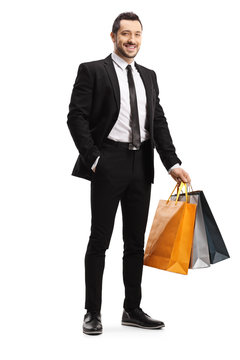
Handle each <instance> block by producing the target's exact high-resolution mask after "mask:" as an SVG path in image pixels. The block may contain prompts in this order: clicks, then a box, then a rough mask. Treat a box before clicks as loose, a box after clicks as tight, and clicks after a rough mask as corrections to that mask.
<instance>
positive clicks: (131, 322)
mask: <svg viewBox="0 0 240 360" xmlns="http://www.w3.org/2000/svg"><path fill="white" fill-rule="evenodd" d="M122 325H127V326H136V327H140V328H143V329H162V328H163V327H164V326H165V324H164V323H163V322H162V321H160V320H155V319H152V318H151V317H150V316H149V315H147V314H146V313H145V312H143V311H142V309H141V308H136V309H134V310H131V311H128V312H127V311H126V310H123V315H122Z"/></svg>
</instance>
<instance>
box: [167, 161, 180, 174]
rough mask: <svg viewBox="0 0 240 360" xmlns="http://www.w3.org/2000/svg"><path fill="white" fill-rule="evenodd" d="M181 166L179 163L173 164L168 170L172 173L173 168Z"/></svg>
mask: <svg viewBox="0 0 240 360" xmlns="http://www.w3.org/2000/svg"><path fill="white" fill-rule="evenodd" d="M180 167H181V165H180V164H178V163H177V164H175V165H173V166H172V167H170V169H169V170H168V173H169V174H170V172H171V171H172V170H173V169H176V168H180Z"/></svg>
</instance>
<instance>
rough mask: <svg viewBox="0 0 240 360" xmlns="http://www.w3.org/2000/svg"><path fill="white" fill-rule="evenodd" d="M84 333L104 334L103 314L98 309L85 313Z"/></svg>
mask: <svg viewBox="0 0 240 360" xmlns="http://www.w3.org/2000/svg"><path fill="white" fill-rule="evenodd" d="M83 333H84V334H87V335H99V334H102V323H101V314H100V313H99V312H97V311H94V312H92V311H88V312H87V313H86V314H85V315H84V320H83Z"/></svg>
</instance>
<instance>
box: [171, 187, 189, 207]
mask: <svg viewBox="0 0 240 360" xmlns="http://www.w3.org/2000/svg"><path fill="white" fill-rule="evenodd" d="M183 186H184V187H185V195H186V202H187V201H188V192H187V184H186V183H184V182H181V184H180V185H178V183H177V184H176V185H175V187H174V189H173V191H172V192H171V195H170V196H169V198H168V200H167V204H168V203H169V200H170V198H171V196H172V194H173V193H174V191H175V190H176V188H178V192H177V198H176V201H175V204H176V203H177V201H178V198H179V195H180V192H181V190H182V188H183Z"/></svg>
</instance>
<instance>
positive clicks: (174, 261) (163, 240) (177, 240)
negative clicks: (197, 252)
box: [144, 183, 196, 275]
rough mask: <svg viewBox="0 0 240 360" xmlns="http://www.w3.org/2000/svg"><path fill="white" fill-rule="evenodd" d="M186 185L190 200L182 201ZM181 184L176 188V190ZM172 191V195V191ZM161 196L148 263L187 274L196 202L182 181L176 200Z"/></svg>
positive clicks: (147, 255)
mask: <svg viewBox="0 0 240 360" xmlns="http://www.w3.org/2000/svg"><path fill="white" fill-rule="evenodd" d="M183 186H185V192H186V201H185V202H183V201H178V198H179V195H180V192H181V190H182V188H183ZM176 187H177V185H176V186H175V188H174V189H173V191H172V194H173V192H174V191H175V189H176ZM172 194H171V195H172ZM171 195H170V197H169V199H168V200H167V201H166V200H160V201H159V203H158V207H157V210H156V213H155V217H154V220H153V224H152V227H151V230H150V234H149V237H148V241H147V245H146V249H145V253H144V265H147V266H152V267H155V268H158V269H162V270H167V271H172V272H176V273H180V274H185V275H187V273H188V268H189V261H190V256H191V249H192V242H193V233H194V222H195V215H196V204H189V203H188V202H187V201H188V197H187V185H186V184H184V183H181V185H180V186H179V188H178V192H177V198H176V201H172V200H170V198H171Z"/></svg>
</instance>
